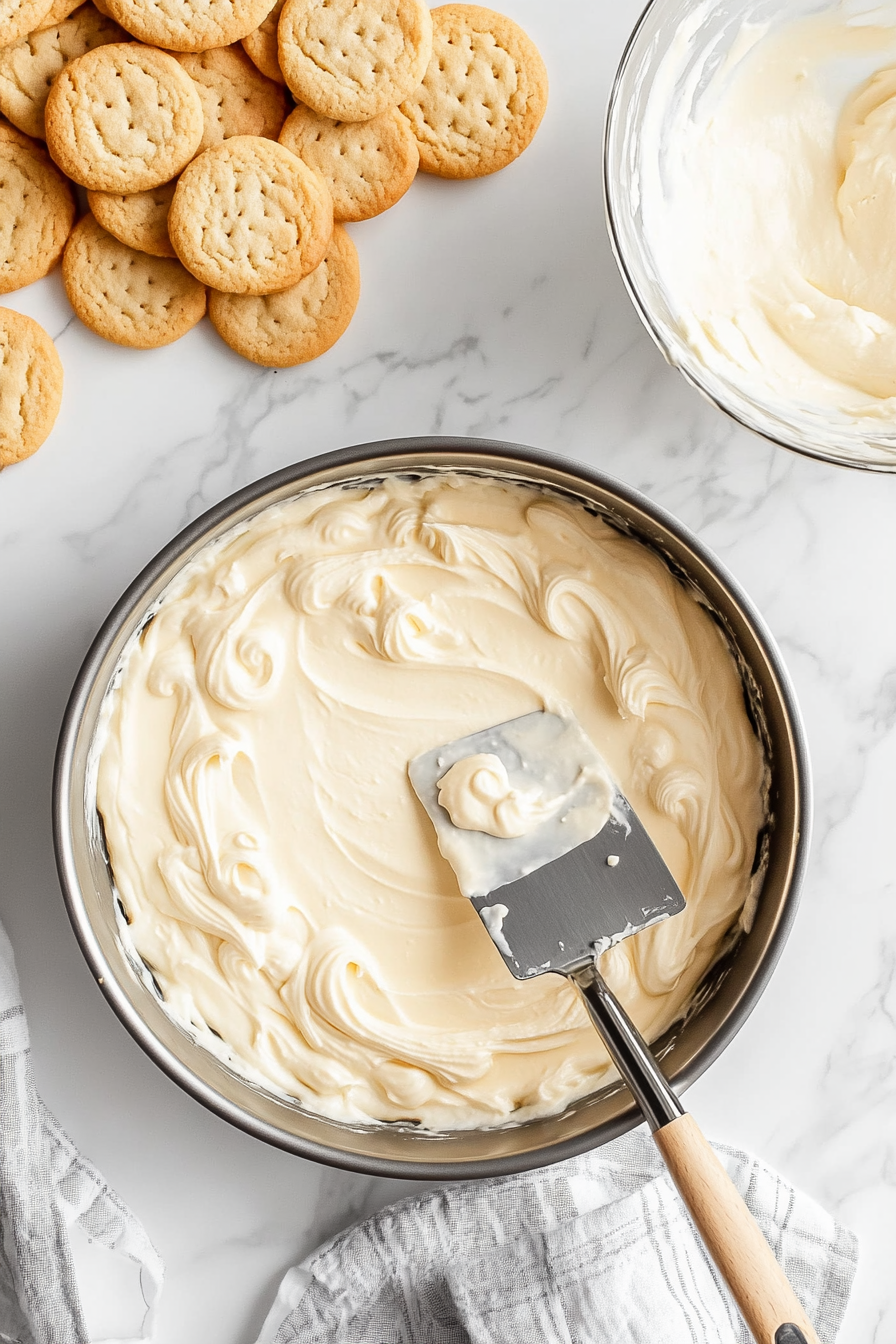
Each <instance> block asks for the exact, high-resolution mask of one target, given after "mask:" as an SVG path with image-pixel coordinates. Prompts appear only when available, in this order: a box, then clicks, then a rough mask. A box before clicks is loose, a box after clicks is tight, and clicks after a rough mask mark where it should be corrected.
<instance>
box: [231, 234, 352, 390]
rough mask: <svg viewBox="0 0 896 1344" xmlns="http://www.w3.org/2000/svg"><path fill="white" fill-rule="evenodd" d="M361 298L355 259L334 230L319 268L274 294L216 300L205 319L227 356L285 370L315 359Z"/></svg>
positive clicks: (344, 239)
mask: <svg viewBox="0 0 896 1344" xmlns="http://www.w3.org/2000/svg"><path fill="white" fill-rule="evenodd" d="M360 292H361V273H360V269H359V267H358V254H357V252H356V251H355V246H354V243H353V242H352V240H351V238H349V236H348V233H347V232H346V231H345V229H343V228H342V227H341V226H340V225H339V224H337V225H336V227H335V228H334V230H333V237H332V238H331V240H330V246H329V248H328V249H327V255H326V256H325V257H324V259H323V261H322V262H321V263H320V265H319V266H316V267H315V269H314V270H313V271H312V272H311V273H310V275H306V276H305V277H304V278H303V279H301V280H300V281H299V282H298V284H296V285H290V287H289V289H282V290H280V291H279V292H278V293H276V294H219V293H217V291H215V290H212V291H211V292H210V293H209V298H208V315H209V317H210V319H211V322H212V326H213V327H214V328H215V330H216V331H217V332H218V335H219V336H220V337H221V338H222V340H224V341H226V342H227V344H228V345H229V346H230V348H231V349H232V350H235V351H236V352H237V354H238V355H243V356H244V357H245V358H246V359H251V360H252V362H253V363H254V364H263V365H264V366H265V367H266V368H269V369H289V368H292V367H293V366H294V365H296V364H305V363H307V361H308V360H309V359H317V357H318V355H322V354H323V353H324V352H325V351H326V350H329V349H330V346H331V345H334V344H335V343H336V341H338V340H339V337H340V336H341V335H342V333H343V332H344V331H345V329H346V327H347V326H348V324H349V322H350V321H351V320H352V316H353V315H354V311H355V309H356V307H357V306H358V296H359V294H360Z"/></svg>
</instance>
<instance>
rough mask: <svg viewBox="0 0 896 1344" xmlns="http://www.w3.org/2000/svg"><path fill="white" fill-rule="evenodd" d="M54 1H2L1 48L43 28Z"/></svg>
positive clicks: (0, 22) (0, 7) (0, 2)
mask: <svg viewBox="0 0 896 1344" xmlns="http://www.w3.org/2000/svg"><path fill="white" fill-rule="evenodd" d="M52 3H53V0H0V47H8V46H10V44H11V43H13V42H18V40H19V38H20V37H25V36H26V35H27V34H28V33H33V32H34V30H35V29H36V28H41V27H42V26H43V20H44V19H45V18H46V16H47V15H48V14H49V12H50V6H51V5H52Z"/></svg>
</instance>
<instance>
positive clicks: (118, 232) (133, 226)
mask: <svg viewBox="0 0 896 1344" xmlns="http://www.w3.org/2000/svg"><path fill="white" fill-rule="evenodd" d="M176 186H177V182H165V183H164V184H163V185H162V186H161V187H151V188H150V189H149V191H134V192H129V193H127V194H126V195H122V194H116V193H114V192H109V191H88V193H87V204H88V205H89V206H90V209H91V211H92V213H93V217H94V219H95V220H96V222H97V223H98V224H100V225H101V226H102V227H103V228H104V229H105V230H106V232H107V233H111V234H112V237H113V238H117V239H118V241H119V242H120V243H126V244H127V246H128V247H133V248H135V249H136V251H138V252H146V253H147V254H148V255H149V256H151V257H176V256H177V253H176V252H175V250H174V248H173V247H172V246H171V239H170V238H169V237H168V211H169V210H170V209H171V202H172V200H173V199H174V188H175V187H176Z"/></svg>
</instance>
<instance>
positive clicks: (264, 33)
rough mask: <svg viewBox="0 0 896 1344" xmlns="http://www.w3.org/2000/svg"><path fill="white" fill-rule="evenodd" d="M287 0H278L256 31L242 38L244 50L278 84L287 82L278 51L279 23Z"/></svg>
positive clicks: (264, 73)
mask: <svg viewBox="0 0 896 1344" xmlns="http://www.w3.org/2000/svg"><path fill="white" fill-rule="evenodd" d="M284 2H285V0H277V3H276V4H275V5H274V8H273V9H272V10H271V12H270V13H269V14H268V16H267V18H266V19H264V20H263V21H262V22H261V23H260V24H259V25H258V27H257V28H256V29H255V30H254V32H251V33H247V35H246V36H245V37H244V38H243V40H242V46H243V51H245V53H246V55H247V56H248V57H249V59H250V61H252V62H253V63H254V64H255V65H256V66H257V67H258V69H259V70H260V71H261V73H262V74H263V75H267V77H268V79H273V80H274V82H275V83H276V84H285V83H286V80H285V79H284V78H283V71H282V70H281V69H280V58H279V53H278V51H277V24H278V23H279V22H280V14H281V12H282V10H283V5H284Z"/></svg>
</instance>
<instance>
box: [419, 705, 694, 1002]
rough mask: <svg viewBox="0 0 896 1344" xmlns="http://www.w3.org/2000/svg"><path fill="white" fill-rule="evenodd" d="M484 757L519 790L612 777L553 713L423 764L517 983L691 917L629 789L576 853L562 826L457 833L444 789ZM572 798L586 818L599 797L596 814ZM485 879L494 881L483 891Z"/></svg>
mask: <svg viewBox="0 0 896 1344" xmlns="http://www.w3.org/2000/svg"><path fill="white" fill-rule="evenodd" d="M561 748H562V750H561ZM483 750H486V751H488V752H489V753H491V754H493V755H496V756H498V757H499V759H500V760H501V762H502V763H503V765H504V766H505V768H506V770H507V774H508V778H509V780H510V781H511V783H515V782H520V783H521V784H522V783H531V782H532V780H534V779H538V778H539V777H542V778H547V779H551V780H552V781H554V786H555V787H556V781H557V780H558V778H560V779H564V778H565V779H566V782H567V784H568V783H569V781H574V780H575V776H576V771H577V770H579V769H580V768H581V765H582V764H587V765H589V766H592V765H593V762H594V760H595V759H596V760H597V761H598V762H599V763H600V764H601V765H602V766H603V768H604V769H606V766H605V765H604V763H603V762H602V761H601V758H600V757H599V754H598V753H597V751H596V749H595V747H594V746H593V744H592V743H591V742H590V741H589V739H588V738H587V736H586V735H585V733H584V731H583V730H582V728H581V725H580V724H578V722H577V721H576V720H575V719H574V718H573V717H572V715H571V714H564V715H555V714H551V713H549V712H547V711H545V712H541V711H539V712H536V713H534V714H527V715H523V716H522V717H520V718H518V719H511V720H509V721H508V722H507V723H504V724H499V725H496V726H495V727H494V728H490V729H485V730H483V731H482V732H481V733H474V734H470V735H469V736H468V737H465V738H459V739H457V740H456V741H455V742H449V743H445V744H444V745H443V746H441V747H437V748H434V749H433V750H432V751H430V752H426V753H425V754H424V755H423V756H420V757H418V758H417V759H416V760H415V761H412V762H411V765H410V767H409V774H410V778H411V782H412V784H413V786H414V789H415V791H416V792H417V795H418V797H419V798H420V800H421V802H422V803H423V805H424V807H425V808H426V811H427V813H428V814H429V816H430V819H431V820H432V822H433V825H434V826H435V828H436V833H437V835H438V837H439V847H440V849H441V850H442V853H443V854H444V855H445V857H446V858H447V859H448V861H449V862H450V863H451V864H452V867H454V869H455V872H456V873H457V875H458V879H459V882H460V885H461V887H462V889H464V885H465V884H466V891H467V894H469V895H470V898H471V900H472V903H473V905H474V907H475V908H476V910H477V912H478V913H479V916H480V918H481V919H482V922H483V924H484V925H485V927H486V929H487V930H488V933H489V935H490V937H491V938H492V941H493V942H494V944H495V946H496V947H497V949H498V951H499V952H500V953H501V956H502V957H503V958H504V961H505V962H506V964H507V966H508V968H509V969H510V971H511V972H512V973H513V975H515V976H516V977H517V979H521V980H526V979H529V978H530V977H531V976H533V975H541V974H543V973H544V972H546V971H556V972H560V973H562V974H569V972H570V971H572V970H574V969H575V968H576V967H579V966H582V965H584V964H585V963H587V962H589V961H591V960H592V959H593V957H594V956H595V953H598V954H599V953H600V952H603V951H605V950H606V949H607V948H609V947H611V946H612V945H613V944H614V943H617V942H620V941H621V940H622V939H623V938H627V937H629V936H630V935H631V934H633V933H638V932H639V931H640V930H641V929H645V928H647V927H648V926H649V925H651V924H656V923H658V922H659V921H660V920H662V919H668V918H669V917H670V916H671V915H676V914H679V913H680V912H681V911H682V910H683V909H684V906H685V900H684V896H683V895H682V892H681V890H680V888H679V886H678V884H677V882H676V881H675V879H674V877H673V876H672V874H671V872H670V871H669V869H668V867H667V865H666V863H665V861H664V859H663V858H662V856H661V855H660V853H659V851H658V850H657V848H656V846H655V845H654V843H653V841H652V840H651V838H650V836H649V835H648V834H647V831H646V830H645V828H644V826H643V824H642V822H641V820H640V818H639V817H638V816H637V814H636V812H635V811H634V809H633V808H632V807H631V805H630V803H629V802H628V800H627V799H626V798H625V797H624V796H623V794H622V793H621V792H619V791H618V789H617V790H616V794H615V798H614V801H613V807H612V811H611V814H610V816H609V818H608V820H607V821H606V822H605V823H604V825H603V827H602V828H601V829H600V830H599V831H598V832H597V834H589V837H588V838H587V839H584V840H582V841H580V842H579V843H576V844H575V845H573V846H572V847H569V848H567V849H566V850H565V852H559V851H560V850H562V849H563V843H564V842H563V840H562V838H561V839H560V840H558V839H557V838H556V837H557V836H558V835H559V836H561V837H562V836H563V835H564V834H565V832H564V830H563V820H564V819H563V818H562V817H555V818H554V819H553V821H552V822H545V823H542V826H543V827H544V828H546V829H545V831H544V834H543V835H542V836H541V837H539V835H538V830H539V829H541V828H536V830H534V831H533V832H532V833H531V834H530V835H527V836H525V837H523V838H522V839H519V838H514V839H502V838H498V837H495V836H492V835H484V834H483V833H481V832H479V831H468V830H462V829H460V828H459V827H456V826H454V825H453V824H452V822H451V819H450V817H449V815H448V813H447V812H446V810H445V808H444V807H442V806H441V805H440V804H439V802H438V791H437V781H438V779H439V778H440V777H441V776H442V775H444V773H445V771H446V770H447V769H448V768H450V766H451V765H453V764H455V763H456V762H457V761H460V760H462V759H463V758H464V757H465V756H470V755H475V754H477V753H478V752H481V751H483ZM561 757H562V758H563V759H562V764H559V765H558V762H560V761H561ZM579 757H581V762H579ZM583 796H584V795H583ZM571 797H572V798H573V802H574V804H575V805H576V806H579V807H580V811H581V815H582V816H584V814H585V810H586V805H587V796H585V803H584V804H583V803H581V798H580V795H579V793H578V792H576V791H574V792H573V794H571ZM572 820H573V823H574V824H575V823H576V817H575V816H573V817H572ZM552 825H553V830H551V829H550V827H551V826H552ZM569 829H570V830H571V829H572V827H570V828H569ZM567 843H568V842H567ZM474 872H475V873H482V874H483V880H482V881H481V882H480V883H479V889H476V883H475V882H474V881H473V878H472V877H471V873H474ZM461 875H463V876H461ZM483 887H487V888H488V889H487V890H483V889H482V888H483Z"/></svg>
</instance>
